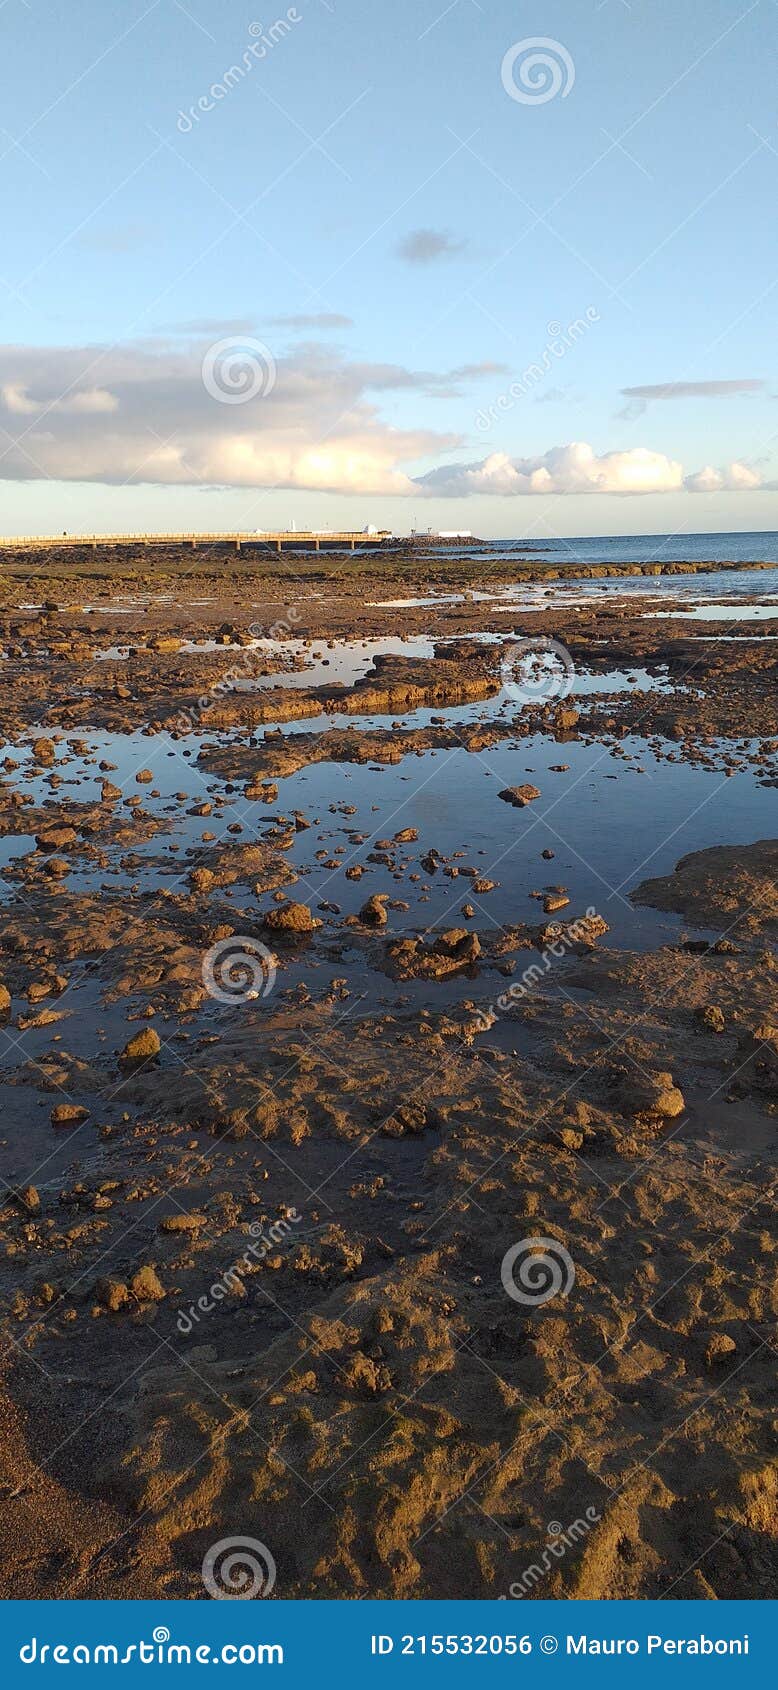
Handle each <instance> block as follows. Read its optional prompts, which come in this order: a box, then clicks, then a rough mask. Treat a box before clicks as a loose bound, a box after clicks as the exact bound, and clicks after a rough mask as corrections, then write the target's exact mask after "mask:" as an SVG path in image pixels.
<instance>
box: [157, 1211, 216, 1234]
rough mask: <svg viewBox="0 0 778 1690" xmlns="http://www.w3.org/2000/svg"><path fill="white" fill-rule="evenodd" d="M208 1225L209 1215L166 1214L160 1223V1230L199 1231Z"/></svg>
mask: <svg viewBox="0 0 778 1690" xmlns="http://www.w3.org/2000/svg"><path fill="white" fill-rule="evenodd" d="M207 1225H208V1216H207V1215H196V1214H191V1215H165V1218H164V1220H161V1221H160V1223H159V1227H160V1232H199V1230H200V1227H201V1226H207Z"/></svg>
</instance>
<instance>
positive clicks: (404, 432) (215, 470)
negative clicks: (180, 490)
mask: <svg viewBox="0 0 778 1690" xmlns="http://www.w3.org/2000/svg"><path fill="white" fill-rule="evenodd" d="M235 338H236V344H238V345H240V343H241V337H240V336H236V337H235ZM251 344H252V343H251V341H249V343H248V345H249V348H250V347H251ZM208 349H209V343H207V342H205V341H203V342H200V343H199V344H197V343H192V344H191V345H187V346H185V347H181V346H180V345H179V344H170V343H167V342H156V343H144V344H136V345H132V346H125V347H119V348H103V347H81V348H75V347H64V348H45V349H42V348H27V349H25V348H23V347H10V346H9V347H5V348H3V349H0V479H3V478H5V479H15V480H33V479H36V478H40V477H46V478H50V479H52V480H68V481H69V480H74V481H98V482H103V483H108V484H117V483H118V484H121V483H124V482H128V481H134V482H136V483H137V482H152V483H160V484H171V485H174V484H177V483H178V484H182V485H198V484H200V485H206V486H211V487H213V486H229V487H271V486H279V487H295V488H303V487H308V488H313V489H315V490H318V491H324V490H327V491H336V492H337V491H342V492H353V493H391V494H406V493H407V494H410V493H413V492H414V484H413V482H412V481H411V480H410V479H409V476H408V474H407V473H406V468H405V466H407V465H410V464H414V463H416V462H418V460H419V459H423V458H425V457H428V456H429V455H430V454H433V453H439V452H441V451H446V450H450V449H451V448H452V447H454V446H457V445H459V444H460V437H459V435H457V434H455V433H451V432H442V431H438V430H431V429H425V428H401V427H398V426H395V425H393V424H391V423H389V422H387V421H385V420H384V418H383V417H382V416H381V415H380V414H379V409H378V405H377V396H378V395H379V394H381V393H387V392H402V391H404V390H406V389H407V390H408V391H410V392H414V391H416V392H419V393H424V394H428V395H435V394H437V393H438V392H439V391H440V389H441V387H446V388H451V384H452V382H453V381H455V382H457V383H461V382H463V381H466V380H470V379H475V378H476V377H477V375H479V374H481V373H482V372H481V370H480V369H479V368H478V367H475V366H474V367H473V368H472V369H471V370H465V369H458V370H456V371H447V372H443V373H442V374H436V373H431V372H429V371H424V370H408V369H404V368H403V367H402V366H400V365H394V364H369V363H356V362H350V361H349V360H347V359H346V358H344V357H343V356H342V355H341V354H333V353H332V352H331V351H325V350H324V349H323V347H320V346H315V345H310V346H303V347H299V348H297V349H296V350H294V351H288V352H285V353H284V354H283V355H279V356H277V357H276V359H275V364H276V380H275V383H274V386H273V389H272V392H270V393H268V394H265V395H264V396H263V395H262V394H261V393H258V394H257V396H256V397H254V398H253V399H251V400H250V401H249V402H248V403H246V404H242V405H240V406H235V405H232V404H220V403H219V402H218V400H217V399H215V398H214V397H213V396H212V395H211V394H209V393H208V392H207V391H206V389H205V387H204V385H203V379H202V363H203V357H204V355H205V353H206V352H207V351H208Z"/></svg>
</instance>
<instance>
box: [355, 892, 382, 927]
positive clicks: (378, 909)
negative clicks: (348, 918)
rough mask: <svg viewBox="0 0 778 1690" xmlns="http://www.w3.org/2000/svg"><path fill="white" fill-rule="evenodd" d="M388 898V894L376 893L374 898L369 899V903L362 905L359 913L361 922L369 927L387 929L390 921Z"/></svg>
mask: <svg viewBox="0 0 778 1690" xmlns="http://www.w3.org/2000/svg"><path fill="white" fill-rule="evenodd" d="M388 896H389V894H388V892H374V893H373V896H372V898H368V900H367V903H366V904H363V905H362V908H361V910H360V912H359V919H360V921H364V922H365V924H366V925H367V926H368V927H385V926H386V924H387V921H388V920H389V917H388V915H387V913H386V907H385V906H386V902H387V898H388Z"/></svg>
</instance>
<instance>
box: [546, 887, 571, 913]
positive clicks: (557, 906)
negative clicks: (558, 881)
mask: <svg viewBox="0 0 778 1690" xmlns="http://www.w3.org/2000/svg"><path fill="white" fill-rule="evenodd" d="M569 902H570V899H569V898H566V897H565V895H564V893H562V892H547V893H546V896H545V898H544V899H543V911H544V914H545V915H553V914H554V912H555V911H556V910H563V909H565V907H566V905H567V904H569Z"/></svg>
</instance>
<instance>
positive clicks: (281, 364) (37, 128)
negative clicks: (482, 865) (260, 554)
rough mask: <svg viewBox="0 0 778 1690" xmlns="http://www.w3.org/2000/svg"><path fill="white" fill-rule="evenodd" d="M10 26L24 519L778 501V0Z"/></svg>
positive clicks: (12, 320)
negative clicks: (777, 348) (777, 350)
mask: <svg viewBox="0 0 778 1690" xmlns="http://www.w3.org/2000/svg"><path fill="white" fill-rule="evenodd" d="M274 25H277V27H272V26H274ZM0 27H2V32H3V47H4V66H5V73H6V74H5V90H4V94H5V97H4V102H3V113H2V117H1V118H0V125H1V130H2V132H0V191H1V192H2V201H3V204H2V214H3V227H4V231H5V234H6V240H5V241H4V243H3V254H2V258H0V311H2V317H3V324H2V329H1V330H0V343H2V345H1V346H0V430H2V432H1V433H0V459H1V460H2V461H0V475H5V476H6V479H5V480H3V482H2V485H1V486H0V501H1V504H0V530H2V531H3V532H5V533H21V532H49V531H51V532H57V531H59V530H61V529H68V530H70V531H74V530H76V529H93V528H94V529H102V530H105V529H111V528H120V529H124V528H128V529H133V530H134V529H143V528H144V527H148V528H156V529H160V528H179V527H184V528H190V527H196V528H203V529H214V528H218V527H221V526H229V527H237V528H249V529H251V528H255V527H273V526H279V525H280V526H284V525H286V524H287V523H288V522H290V521H291V520H292V519H294V520H296V521H297V522H298V524H300V525H308V524H311V525H316V526H322V525H325V524H330V525H333V526H347V527H361V526H363V525H364V524H365V523H367V522H375V523H378V524H381V525H386V526H390V527H392V528H395V529H399V530H403V529H408V528H409V527H411V526H412V525H417V526H424V527H426V526H427V525H432V526H434V527H438V526H440V527H445V528H458V527H468V528H471V529H472V530H473V531H474V532H478V533H481V534H490V535H500V534H502V535H520V534H536V535H538V536H542V535H543V534H544V533H560V534H580V533H607V532H611V533H627V532H641V531H657V532H659V531H668V530H674V529H679V530H682V531H694V530H697V529H711V530H720V529H727V528H732V529H738V528H775V527H778V495H777V494H776V491H775V487H776V485H778V404H777V402H776V393H778V377H777V376H776V373H775V371H774V369H773V359H774V352H773V347H774V344H775V311H776V302H777V301H778V263H776V219H775V215H774V205H775V199H776V189H777V188H778V106H777V105H776V100H775V85H776V84H775V69H776V55H775V47H776V39H777V38H778V6H776V4H775V0H753V3H749V4H746V3H745V0H685V4H684V5H683V6H679V5H678V3H677V0H629V4H627V3H626V0H575V3H573V0H566V3H563V0H559V3H556V4H549V3H547V0H542V3H539V4H532V5H526V4H515V3H508V0H454V3H453V4H450V5H448V6H446V4H445V0H395V3H394V4H393V5H392V6H391V7H388V6H379V5H376V4H369V3H367V0H298V4H297V5H296V6H293V7H290V8H285V7H284V6H282V5H278V6H274V5H272V4H270V5H268V4H265V3H264V0H263V4H262V6H261V7H259V6H258V5H254V6H253V9H252V0H248V4H247V5H245V6H244V5H243V4H236V3H234V0H156V3H151V0H79V4H78V7H77V8H75V9H74V7H73V5H72V0H70V3H66V0H5V3H4V4H3V5H2V6H1V7H0ZM535 38H542V40H543V41H544V42H546V43H550V45H546V46H541V47H540V48H539V49H534V48H532V47H526V46H523V45H522V44H523V43H526V42H531V41H532V40H534V39H535ZM511 49H516V51H515V52H514V53H513V54H512V53H511ZM537 54H540V59H541V60H542V61H543V62H540V61H539V60H538V59H537V57H536V56H535V58H534V59H533V55H537ZM506 55H507V57H506ZM523 70H524V71H526V78H527V80H526V81H523V80H522V71H523ZM518 95H521V96H523V97H517V96H518ZM541 95H542V96H544V97H542V98H541V97H539V96H541ZM232 355H234V359H235V361H234V362H233V363H232V364H231V363H230V358H231V356H232ZM231 380H234V381H235V382H237V386H235V387H233V386H231V385H230V382H231ZM635 390H639V391H637V392H636V391H635ZM225 395H226V397H225ZM236 401H239V402H236ZM642 489H646V490H645V491H642Z"/></svg>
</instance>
